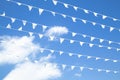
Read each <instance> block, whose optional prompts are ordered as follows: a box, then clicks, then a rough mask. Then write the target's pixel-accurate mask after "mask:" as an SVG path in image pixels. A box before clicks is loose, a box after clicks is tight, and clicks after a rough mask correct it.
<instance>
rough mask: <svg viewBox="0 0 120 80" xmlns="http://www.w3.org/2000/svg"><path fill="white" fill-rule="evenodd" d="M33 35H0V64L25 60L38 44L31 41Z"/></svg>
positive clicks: (35, 49)
mask: <svg viewBox="0 0 120 80" xmlns="http://www.w3.org/2000/svg"><path fill="white" fill-rule="evenodd" d="M33 39H34V38H33V37H27V36H24V37H8V36H3V37H0V64H7V63H8V64H16V63H19V62H22V61H24V60H25V58H26V57H27V56H29V55H30V54H31V53H35V52H37V51H38V50H39V48H40V46H38V45H36V44H34V43H33Z"/></svg>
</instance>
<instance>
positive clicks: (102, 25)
mask: <svg viewBox="0 0 120 80" xmlns="http://www.w3.org/2000/svg"><path fill="white" fill-rule="evenodd" d="M8 1H10V2H13V3H15V4H17V5H19V6H26V7H28V9H29V11H31V10H32V9H33V8H34V9H37V10H38V12H39V15H42V13H43V12H49V13H51V14H52V15H53V16H56V15H60V16H62V17H63V18H70V19H71V20H72V21H73V22H77V21H81V22H83V23H84V24H87V23H91V24H92V25H93V26H100V27H101V28H102V29H105V28H109V31H110V32H112V31H113V30H117V31H118V32H120V29H119V28H115V27H113V26H108V25H105V24H102V23H97V22H94V21H89V20H85V19H81V18H77V17H74V16H70V15H66V14H63V13H58V12H55V11H51V10H47V9H43V8H39V7H35V6H31V5H28V4H24V3H20V2H16V1H13V0H8ZM3 15H4V14H3Z"/></svg>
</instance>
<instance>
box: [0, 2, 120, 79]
mask: <svg viewBox="0 0 120 80" xmlns="http://www.w3.org/2000/svg"><path fill="white" fill-rule="evenodd" d="M59 1H60V2H59ZM16 2H20V3H23V5H21V6H19V5H17V4H16ZM61 2H64V3H66V4H71V5H74V6H77V7H79V8H80V9H77V11H76V10H75V9H74V8H73V7H72V6H70V5H68V8H66V7H65V6H64V5H63V4H64V3H61ZM119 3H120V1H118V0H116V1H113V0H109V1H107V0H99V1H96V0H92V1H85V0H58V3H57V5H55V4H53V1H52V0H14V1H12V0H10V1H6V0H0V14H1V16H0V59H1V60H0V80H12V79H14V80H18V79H15V78H11V77H9V74H11V75H13V74H14V73H18V75H17V76H19V77H23V76H22V75H21V74H22V73H25V74H26V75H29V77H30V79H31V80H50V79H51V80H92V79H94V80H119V79H120V57H119V56H120V54H119V53H120V51H117V49H120V31H119V28H120V27H119V25H120V20H119V19H120V16H119V14H120V11H119V7H120V5H119ZM24 4H27V5H31V6H34V7H33V8H32V10H31V11H30V10H29V9H28V7H27V6H26V5H24ZM39 8H42V9H43V10H44V11H43V12H42V14H39V11H38V9H39ZM83 9H87V10H90V11H93V12H94V11H95V12H97V13H100V14H104V15H106V16H107V17H106V18H105V19H103V16H102V15H99V14H98V15H97V17H96V16H94V14H93V12H90V11H88V13H85V12H84V11H83ZM51 11H54V12H56V14H55V16H54V15H53V14H52V13H51ZM3 13H5V15H4V16H2V14H3ZM61 14H65V15H67V17H66V18H63V17H62V15H61ZM108 16H111V17H113V18H116V19H117V20H116V21H114V20H112V18H109V17H108ZM11 17H13V18H15V19H16V20H15V22H12V21H11ZM72 17H75V18H76V22H74V21H73V19H72ZM83 19H84V20H87V23H84V22H82V20H83ZM22 20H26V21H27V23H26V25H23V22H22ZM91 22H96V25H92V23H91ZM32 23H37V26H36V28H35V29H33V25H32ZM99 23H101V24H104V25H106V26H108V27H106V26H105V28H104V29H103V28H101V24H99ZM8 24H9V25H11V27H12V29H7V28H6V26H7V25H8ZM41 24H42V25H46V26H47V28H46V29H45V30H44V31H43V26H42V25H41ZM56 26H57V27H58V28H55V27H56ZM21 27H22V30H24V31H18V29H20V28H21ZM60 27H61V28H62V29H60ZM63 27H64V29H63ZM111 27H114V29H113V30H111V31H110V28H111ZM51 29H54V30H51ZM25 31H27V32H25ZM49 31H50V32H49ZM29 32H33V36H34V38H33V37H29ZM73 32H75V33H77V34H76V35H75V36H73V35H72V34H73ZM38 34H43V36H44V37H42V38H41V39H40V37H39V36H38ZM50 34H52V36H54V37H55V39H54V40H52V41H51V40H50V38H49V37H51V35H50ZM83 34H85V35H89V36H87V37H86V38H84V37H83ZM5 36H7V37H9V38H5ZM23 36H27V37H25V38H24V37H23ZM92 36H93V37H95V39H94V40H93V41H91V37H92ZM16 37H17V38H16ZM60 38H64V41H63V43H61V42H60ZM96 38H100V39H105V40H107V41H103V42H102V43H100V41H99V40H100V39H96ZM12 39H13V42H14V40H15V42H16V44H15V43H10V42H11V41H12ZM22 40H23V41H22ZM70 40H74V41H75V42H74V43H70ZM4 41H6V42H4ZM109 41H114V42H115V43H111V44H109ZM20 42H21V43H20ZM80 42H85V44H83V45H82V46H81V45H80ZM89 43H92V44H94V45H93V47H90V44H89ZM14 44H15V45H14ZM21 44H23V45H21ZM95 44H97V46H95ZM38 45H39V46H38ZM98 45H104V47H103V48H100V47H99V46H98ZM16 46H17V47H16ZM20 46H24V47H20ZM31 46H34V48H31ZM10 47H11V48H10ZM39 47H41V48H44V49H45V50H44V52H43V53H41V49H40V48H39ZM108 47H112V48H115V49H107V48H108ZM38 48H39V49H40V50H39V51H38ZM50 49H52V50H54V51H55V52H53V53H51V52H50V51H51V50H50ZM21 50H22V51H21ZM59 51H63V52H64V53H63V54H62V55H59ZM9 53H10V54H11V55H13V54H16V55H20V54H22V56H23V55H24V53H25V54H26V55H24V57H20V58H19V59H17V60H16V58H14V57H15V56H16V55H15V56H13V57H12V58H9V57H8V58H6V57H7V54H9ZM17 53H18V54H17ZM70 54H72V56H71V55H70ZM79 54H81V55H82V57H80V58H78V55H79ZM83 55H87V56H83ZM44 56H46V57H44ZM89 56H92V58H90V59H88V58H89ZM93 56H95V58H94V57H93ZM25 57H28V58H29V59H30V61H28V62H27V61H24V60H23V58H25ZM96 57H100V59H99V60H96ZM46 58H47V59H48V60H47V59H46ZM49 58H50V59H49ZM105 59H110V60H108V61H105ZM20 60H21V61H20ZM112 60H119V61H118V62H113V61H112ZM15 61H16V62H15ZM35 61H38V63H37V65H36V64H35ZM39 61H40V62H39ZM43 62H48V63H50V64H51V65H54V64H53V63H56V64H57V68H54V67H53V66H49V67H48V68H47V67H46V69H45V71H43V72H45V73H44V75H48V73H50V74H52V73H51V72H55V73H54V74H53V75H48V76H49V77H48V76H47V77H48V78H39V77H38V76H39V74H41V73H42V71H41V69H42V68H41V67H39V66H41V65H42V63H43ZM63 64H65V65H66V68H65V69H63ZM23 65H24V66H23ZM27 65H28V66H27ZM20 66H23V67H20ZM30 66H31V67H30ZM36 66H37V68H36ZM71 66H74V67H75V68H74V69H73V70H72V68H71ZM81 66H82V67H83V66H84V67H85V68H84V69H83V70H80V67H81ZM32 67H33V68H35V69H36V70H33V73H34V74H33V75H32V73H31V74H30V70H29V69H30V68H31V69H32ZM49 68H51V69H49ZM88 68H92V69H93V70H89V69H88ZM16 69H18V70H19V69H22V70H21V73H20V71H18V70H16ZM27 69H28V71H27ZM98 69H102V70H103V69H104V70H112V71H119V72H118V73H116V74H115V73H113V72H112V71H111V72H108V73H107V72H106V71H101V72H98ZM52 70H53V71H52ZM54 70H56V71H54ZM14 71H16V72H14ZM17 71H18V72H17ZM12 72H13V73H12ZM31 72H32V71H31ZM38 73H39V74H38ZM7 75H8V76H7ZM14 75H15V74H14ZM35 75H37V77H38V78H34V77H36V76H35ZM44 75H42V76H41V75H40V76H41V77H44ZM55 76H57V78H54V77H55ZM6 77H7V78H6ZM19 77H18V78H19ZM32 77H33V78H32ZM5 78H6V79H5ZM52 78H54V79H52ZM21 79H23V80H25V79H29V78H28V77H23V78H21ZM30 79H29V80H30Z"/></svg>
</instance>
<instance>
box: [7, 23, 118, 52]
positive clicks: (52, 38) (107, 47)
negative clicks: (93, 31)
mask: <svg viewBox="0 0 120 80" xmlns="http://www.w3.org/2000/svg"><path fill="white" fill-rule="evenodd" d="M6 28H7V29H12V30H17V31H23V32H27V33H29V35H30V36H32V35H33V34H37V35H38V36H39V37H40V39H41V38H43V37H46V36H45V35H44V34H40V33H35V32H30V31H25V30H23V27H22V26H21V27H19V28H18V29H14V28H12V27H11V25H10V24H8V25H7V26H6ZM49 39H50V41H59V42H60V43H61V44H63V42H65V41H67V42H69V43H70V44H73V43H79V45H80V46H81V47H82V46H83V45H88V46H89V47H90V48H91V47H94V46H97V47H99V48H106V49H108V50H112V49H113V50H116V51H117V52H118V51H120V48H116V47H110V46H104V45H100V44H93V43H88V42H83V41H78V40H72V39H68V38H62V37H55V36H49ZM56 39H59V40H56Z"/></svg>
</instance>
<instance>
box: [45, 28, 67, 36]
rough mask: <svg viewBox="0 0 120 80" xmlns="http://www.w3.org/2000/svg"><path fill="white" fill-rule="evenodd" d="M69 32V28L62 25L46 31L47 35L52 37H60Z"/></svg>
mask: <svg viewBox="0 0 120 80" xmlns="http://www.w3.org/2000/svg"><path fill="white" fill-rule="evenodd" d="M67 33H68V29H67V28H66V27H62V26H54V27H51V28H50V29H48V30H47V31H46V33H45V35H46V36H48V37H50V36H53V37H58V36H61V35H63V34H67Z"/></svg>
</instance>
